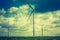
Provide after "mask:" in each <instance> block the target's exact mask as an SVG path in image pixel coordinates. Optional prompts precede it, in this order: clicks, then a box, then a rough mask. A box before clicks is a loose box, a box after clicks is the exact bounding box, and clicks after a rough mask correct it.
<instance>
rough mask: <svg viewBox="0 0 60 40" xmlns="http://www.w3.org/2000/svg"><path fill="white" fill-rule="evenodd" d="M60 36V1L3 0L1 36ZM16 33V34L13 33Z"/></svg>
mask: <svg viewBox="0 0 60 40" xmlns="http://www.w3.org/2000/svg"><path fill="white" fill-rule="evenodd" d="M27 3H28V4H30V5H31V6H32V8H33V9H34V10H35V11H34V25H35V36H42V30H41V29H42V27H43V36H60V31H59V30H60V6H59V4H60V1H59V0H28V1H27V0H24V1H22V0H20V1H19V0H1V1H0V36H33V15H32V14H31V16H29V15H30V13H31V12H32V11H33V9H32V8H31V6H30V5H28V4H27ZM13 31H14V32H13Z"/></svg>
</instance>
